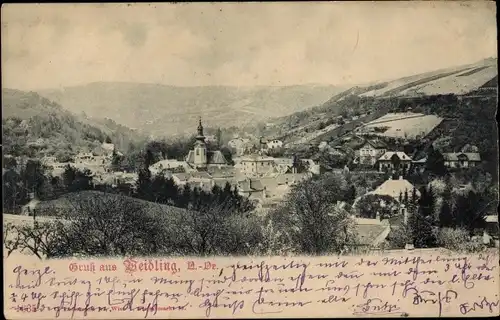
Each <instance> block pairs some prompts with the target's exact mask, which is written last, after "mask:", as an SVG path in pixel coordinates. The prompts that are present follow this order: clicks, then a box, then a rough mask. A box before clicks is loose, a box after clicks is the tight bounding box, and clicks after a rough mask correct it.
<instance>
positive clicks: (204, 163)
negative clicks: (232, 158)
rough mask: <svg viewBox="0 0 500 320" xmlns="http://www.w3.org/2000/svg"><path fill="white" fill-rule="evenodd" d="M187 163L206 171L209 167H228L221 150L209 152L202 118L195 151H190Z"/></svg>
mask: <svg viewBox="0 0 500 320" xmlns="http://www.w3.org/2000/svg"><path fill="white" fill-rule="evenodd" d="M186 162H187V163H188V164H189V165H190V166H192V167H194V168H197V169H206V168H209V167H218V168H221V167H226V166H228V163H227V160H226V158H225V157H224V155H223V154H222V152H220V151H219V150H216V151H209V150H208V149H207V145H206V143H205V136H204V135H203V126H202V124H201V117H200V121H199V124H198V134H197V136H196V142H195V144H194V149H193V150H190V151H189V153H188V155H187V157H186Z"/></svg>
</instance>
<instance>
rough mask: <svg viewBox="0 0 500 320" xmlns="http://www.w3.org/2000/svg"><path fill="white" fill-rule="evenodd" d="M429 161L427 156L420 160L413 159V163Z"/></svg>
mask: <svg viewBox="0 0 500 320" xmlns="http://www.w3.org/2000/svg"><path fill="white" fill-rule="evenodd" d="M426 162H427V157H425V158H422V159H419V160H413V163H426Z"/></svg>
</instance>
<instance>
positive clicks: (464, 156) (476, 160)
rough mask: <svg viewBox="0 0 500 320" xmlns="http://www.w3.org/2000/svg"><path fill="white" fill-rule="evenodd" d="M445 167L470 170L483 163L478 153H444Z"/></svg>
mask: <svg viewBox="0 0 500 320" xmlns="http://www.w3.org/2000/svg"><path fill="white" fill-rule="evenodd" d="M443 157H444V165H445V166H446V167H448V168H470V167H475V166H477V165H478V164H480V163H481V156H480V155H479V153H478V152H452V153H443Z"/></svg>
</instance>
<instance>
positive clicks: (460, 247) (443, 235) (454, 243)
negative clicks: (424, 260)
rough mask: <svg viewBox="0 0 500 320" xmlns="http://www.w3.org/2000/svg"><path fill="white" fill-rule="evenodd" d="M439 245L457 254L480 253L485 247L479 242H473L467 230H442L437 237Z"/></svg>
mask: <svg viewBox="0 0 500 320" xmlns="http://www.w3.org/2000/svg"><path fill="white" fill-rule="evenodd" d="M437 242H438V245H439V246H441V247H444V248H446V249H448V250H452V251H455V252H465V253H472V252H479V251H482V250H483V248H484V245H483V244H482V243H481V242H480V241H478V240H472V238H471V237H470V236H469V232H468V231H467V230H465V229H461V228H458V229H452V228H442V229H441V230H440V231H439V233H438V237H437Z"/></svg>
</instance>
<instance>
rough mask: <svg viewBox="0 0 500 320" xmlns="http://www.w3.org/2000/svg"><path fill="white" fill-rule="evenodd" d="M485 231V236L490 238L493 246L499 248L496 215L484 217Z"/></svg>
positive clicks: (498, 230)
mask: <svg viewBox="0 0 500 320" xmlns="http://www.w3.org/2000/svg"><path fill="white" fill-rule="evenodd" d="M485 222H486V229H485V234H487V235H488V236H489V237H490V238H492V240H493V242H494V243H495V246H496V247H497V248H498V246H499V239H498V237H499V235H500V229H499V227H498V215H487V216H486V217H485Z"/></svg>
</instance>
